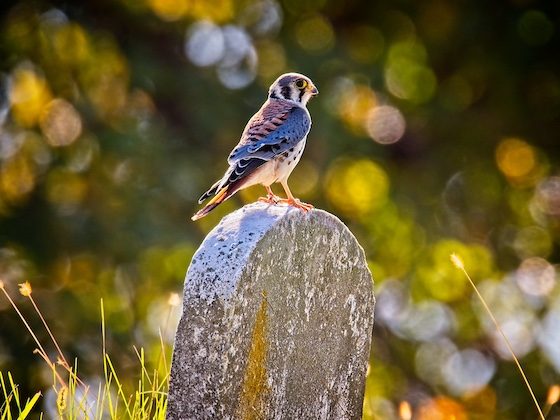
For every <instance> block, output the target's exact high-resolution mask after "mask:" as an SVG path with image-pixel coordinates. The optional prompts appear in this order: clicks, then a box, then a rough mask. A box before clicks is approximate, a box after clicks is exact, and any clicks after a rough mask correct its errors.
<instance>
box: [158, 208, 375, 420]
mask: <svg viewBox="0 0 560 420" xmlns="http://www.w3.org/2000/svg"><path fill="white" fill-rule="evenodd" d="M372 289H373V283H372V279H371V275H370V273H369V270H368V269H367V266H366V262H365V257H364V253H363V250H362V248H361V247H360V246H359V244H358V242H357V241H356V239H355V238H354V236H353V235H352V234H351V233H350V231H349V230H348V229H347V228H346V226H344V225H343V224H342V223H341V222H340V221H339V220H338V219H337V218H336V217H334V216H332V215H331V214H329V213H326V212H324V211H321V210H313V211H311V212H309V213H307V214H305V213H303V212H302V211H300V210H297V209H294V208H290V207H285V206H269V205H266V204H262V203H256V204H252V205H249V206H245V207H244V208H242V209H240V210H238V211H236V212H234V213H232V214H230V215H228V216H226V217H225V218H224V219H223V220H222V221H221V222H220V224H219V225H218V226H217V227H216V228H214V230H212V232H210V234H209V235H208V236H207V237H206V239H205V240H204V242H203V243H202V245H201V246H200V248H199V249H198V251H197V252H196V254H195V255H194V257H193V260H192V262H191V265H190V267H189V270H188V272H187V277H186V280H185V292H184V306H183V315H182V318H181V321H180V323H179V326H178V329H177V334H176V338H175V348H174V352H173V363H172V368H171V384H170V390H169V401H168V412H167V418H168V419H191V418H192V419H195V418H196V419H204V418H218V419H228V418H239V419H311V418H313V419H346V418H352V419H355V418H360V417H361V411H362V400H363V392H364V381H365V373H366V369H367V362H368V357H369V349H370V341H371V332H372V328H373V308H374V297H373V290H372Z"/></svg>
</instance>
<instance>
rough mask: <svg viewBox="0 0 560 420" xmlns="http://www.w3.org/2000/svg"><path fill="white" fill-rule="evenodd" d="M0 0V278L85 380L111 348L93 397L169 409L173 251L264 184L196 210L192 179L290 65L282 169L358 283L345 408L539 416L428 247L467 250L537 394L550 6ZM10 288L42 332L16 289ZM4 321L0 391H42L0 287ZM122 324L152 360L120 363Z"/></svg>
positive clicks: (546, 379)
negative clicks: (346, 248)
mask: <svg viewBox="0 0 560 420" xmlns="http://www.w3.org/2000/svg"><path fill="white" fill-rule="evenodd" d="M2 10H3V14H2V15H1V16H0V58H2V59H1V60H0V280H2V281H3V282H4V284H5V285H6V289H8V290H15V288H16V284H19V283H22V282H24V281H25V280H27V279H29V280H30V281H31V283H32V284H33V285H34V288H35V292H34V295H35V298H36V300H37V304H38V305H39V306H40V307H41V309H42V311H43V313H44V314H46V318H47V320H48V321H49V323H50V324H51V326H52V328H53V331H54V334H55V335H56V337H57V339H58V340H59V342H60V344H61V347H62V348H63V349H64V352H65V354H67V355H68V356H69V357H70V360H73V359H77V360H79V361H80V377H81V378H82V379H83V380H84V382H85V383H88V384H92V383H95V381H96V380H97V379H96V378H98V377H100V376H103V375H100V374H99V372H100V371H101V369H103V368H104V369H105V370H104V372H105V385H103V386H102V387H101V389H102V390H101V391H100V394H99V395H100V396H102V397H103V399H104V404H103V407H104V408H103V410H108V412H112V413H113V415H115V416H118V415H120V414H123V415H125V416H128V415H129V414H133V413H143V414H138V415H139V416H140V417H141V416H143V415H144V414H146V413H148V412H149V413H150V415H154V413H156V412H158V413H159V412H160V411H158V410H160V409H163V408H162V404H164V399H159V400H158V398H159V396H161V395H163V394H161V392H164V388H165V385H163V384H164V383H165V382H166V379H163V378H165V375H166V370H165V369H166V368H165V367H163V366H160V364H161V363H160V356H159V355H160V354H162V352H163V353H166V354H167V353H169V351H170V346H171V343H172V338H173V330H174V326H175V325H176V322H177V320H178V316H179V311H178V308H177V306H176V305H177V303H178V300H180V299H178V298H177V294H180V291H181V287H182V282H183V278H184V274H185V269H186V267H187V266H188V263H189V260H190V258H191V256H192V254H193V253H194V250H195V249H196V248H197V246H198V245H199V243H200V242H201V240H202V239H203V237H204V235H205V234H206V232H208V231H209V230H210V229H211V228H212V227H213V226H215V225H216V223H217V221H218V220H219V219H220V218H221V217H222V216H223V215H224V214H226V213H227V212H230V211H232V210H233V209H235V208H237V207H239V206H241V205H242V204H244V203H247V202H251V201H254V200H255V199H256V198H257V197H258V196H260V195H262V193H263V191H261V190H259V188H257V187H255V188H253V189H249V190H246V191H242V192H241V193H239V194H237V195H236V197H234V198H233V199H231V200H229V201H228V202H227V203H225V204H223V205H221V206H220V207H218V208H217V209H216V210H215V212H213V213H211V214H210V215H209V216H208V217H207V218H204V219H202V220H200V221H199V222H197V223H191V222H190V221H189V218H190V216H191V215H192V214H193V213H194V212H195V211H196V209H197V203H196V200H197V198H198V197H199V195H200V194H201V193H202V192H203V191H205V190H206V188H207V187H208V186H210V185H211V184H212V183H213V182H214V181H215V179H216V178H217V177H219V176H220V175H221V174H222V173H223V171H224V169H225V168H226V162H225V159H226V157H227V154H228V153H229V151H230V150H231V148H232V147H233V146H234V145H235V143H236V142H237V140H238V138H239V135H240V133H241V131H242V129H243V127H244V124H245V123H246V121H247V119H248V118H249V117H250V116H251V115H252V113H254V112H255V111H256V110H257V109H258V108H259V107H260V105H261V104H262V102H263V100H264V97H265V94H266V89H267V88H268V86H269V85H270V83H271V81H273V80H274V79H275V78H276V77H277V76H278V75H279V74H280V73H282V72H285V71H299V72H303V73H305V74H307V75H308V76H310V77H311V78H312V80H313V81H314V83H315V84H316V85H317V86H318V88H319V90H320V92H321V94H320V95H319V96H318V97H317V98H316V99H313V101H312V102H311V103H310V105H309V109H310V112H311V115H312V118H313V128H312V131H311V134H310V136H309V139H308V142H307V149H306V152H305V155H304V157H303V159H302V161H301V162H300V164H299V165H298V167H297V168H296V170H295V171H294V173H293V175H292V177H291V179H290V185H291V186H292V190H293V192H294V193H295V195H296V196H298V197H300V198H301V199H302V200H304V201H307V202H311V203H312V204H314V205H315V206H316V207H320V208H325V209H326V210H328V211H331V212H333V213H335V214H337V215H338V216H339V217H340V218H341V219H342V220H343V221H344V222H345V223H347V224H348V225H349V227H350V228H351V230H352V231H353V232H354V233H355V234H356V236H357V237H358V238H359V240H360V242H361V243H362V245H363V246H364V249H365V251H366V254H367V258H368V261H369V263H370V267H371V269H372V272H373V276H374V278H375V282H376V295H377V298H378V299H377V314H376V327H375V331H374V335H375V337H374V340H373V352H372V358H371V365H372V368H371V373H370V377H368V382H367V383H368V386H367V389H366V401H365V405H364V407H365V409H364V416H365V417H366V418H389V417H391V416H393V415H397V412H398V410H399V406H400V405H401V401H402V400H406V401H407V402H409V403H410V405H411V409H412V412H413V413H414V415H415V416H417V417H418V418H421V419H422V418H423V419H426V418H437V417H438V416H440V415H441V414H442V413H443V415H444V416H445V415H454V416H455V417H456V418H465V416H476V415H480V416H482V417H484V416H486V417H484V418H492V417H497V418H523V417H530V416H534V415H535V412H534V409H533V408H532V407H531V405H530V398H529V396H528V395H527V392H526V389H525V387H524V385H523V383H522V381H521V380H519V377H518V376H516V375H507V374H504V372H509V371H510V370H513V368H514V366H513V365H512V361H511V360H510V359H511V358H510V357H509V356H508V354H507V351H504V348H503V343H502V342H501V341H500V340H499V337H497V336H496V334H495V329H494V327H493V326H492V325H491V323H489V322H488V319H487V317H486V316H485V314H484V313H483V312H482V309H481V307H480V305H479V303H478V301H477V300H476V299H473V295H472V290H471V288H470V287H469V285H468V283H467V281H466V280H465V278H464V277H463V276H462V275H461V273H460V272H459V271H458V270H456V269H455V268H454V267H453V266H452V265H451V264H450V262H449V259H448V258H449V254H450V253H452V252H455V253H457V254H459V255H460V256H461V258H462V259H463V261H464V263H465V266H466V268H467V270H468V271H469V273H470V274H471V276H472V277H473V280H474V282H475V283H476V284H477V285H478V286H479V287H480V290H481V292H482V294H483V295H484V296H485V297H486V299H487V300H488V301H489V305H490V307H491V308H492V309H493V310H494V311H495V312H496V316H497V319H498V321H499V322H500V323H501V324H502V325H503V327H504V330H505V333H506V334H507V335H508V336H509V338H510V341H511V342H512V345H513V347H514V349H515V350H516V352H517V355H518V356H519V358H520V362H521V364H523V365H524V366H525V367H526V371H527V372H528V376H529V377H528V379H529V381H530V382H531V383H532V384H533V386H534V388H535V391H536V394H537V398H538V399H539V400H540V401H541V402H542V401H544V399H545V395H546V392H547V389H552V388H551V386H552V385H553V384H554V383H556V382H558V379H557V378H558V372H560V355H559V353H558V351H557V349H558V348H560V336H559V334H558V333H557V329H556V325H557V324H558V320H560V312H559V309H558V308H559V307H560V288H559V286H558V281H557V278H558V268H557V267H558V266H557V265H558V258H559V256H560V253H559V250H560V247H559V244H560V177H559V158H560V156H559V154H558V152H557V148H558V147H557V144H556V143H557V140H556V138H555V133H556V132H557V131H558V130H557V128H558V121H559V119H560V78H559V77H558V65H557V56H558V50H559V39H560V37H559V33H560V29H559V27H558V22H559V20H558V8H557V7H556V6H555V5H553V2H522V1H514V2H505V3H504V2H454V1H441V0H430V1H426V2H416V1H411V0H404V1H400V2H393V1H386V0H382V1H376V2H371V1H366V0H356V1H349V2H340V1H334V0H314V1H296V0H282V1H280V0H243V1H234V0H214V1H188V0H141V1H131V0H108V1H104V2H96V1H94V2H70V1H66V2H65V1H54V0H53V1H51V0H45V1H41V2H32V1H27V0H20V1H15V2H8V4H6V5H3V7H2ZM277 192H279V191H277ZM100 298H102V299H103V300H104V304H105V308H104V316H105V320H104V323H105V328H106V334H104V337H105V340H106V349H105V350H104V351H103V355H102V356H100V351H99V333H98V326H99V317H98V309H97V306H98V302H99V299H100ZM23 300H25V299H24V298H23ZM171 302H173V305H172V304H171ZM15 303H16V304H18V305H19V304H21V305H20V306H21V310H22V312H23V314H24V315H25V316H26V318H27V319H30V320H31V321H30V324H31V328H33V331H35V332H36V333H37V336H38V339H39V340H41V341H42V342H43V341H44V340H45V339H48V335H47V332H45V331H42V329H41V328H38V326H40V322H41V321H40V320H39V319H37V318H36V317H31V316H30V314H33V311H34V309H33V306H32V305H30V304H29V302H27V301H25V304H23V303H22V297H19V300H18V299H15ZM0 331H1V333H0V370H1V371H3V372H11V373H12V374H13V376H14V378H17V381H16V382H18V383H19V386H18V387H17V393H16V392H15V388H14V387H13V386H12V385H11V382H10V380H9V377H8V376H7V374H5V375H4V379H5V382H6V386H7V387H6V386H4V385H3V392H5V395H4V397H6V395H11V397H10V398H11V403H10V404H8V405H5V406H4V410H6V409H7V410H12V413H14V416H18V415H19V414H20V408H19V407H21V411H23V410H24V407H28V406H29V407H31V406H30V405H29V404H31V402H33V404H34V405H33V406H32V408H30V409H31V411H32V412H33V413H35V412H39V411H41V410H44V407H45V406H46V402H45V401H46V398H39V397H37V398H38V399H36V400H34V401H32V400H31V399H30V400H29V403H28V405H26V404H25V401H27V399H26V398H27V397H23V396H33V395H37V392H38V391H39V390H40V391H41V392H43V393H44V394H45V395H46V394H47V392H49V391H48V390H49V389H50V388H49V387H50V386H51V385H52V384H51V383H50V382H49V380H50V378H51V377H52V372H51V368H50V367H48V366H47V367H46V368H45V363H44V360H41V358H40V357H37V354H34V353H33V351H34V349H35V347H36V344H35V343H32V342H31V341H30V340H28V338H27V335H24V334H23V333H22V329H21V320H20V319H18V317H17V314H15V313H14V312H13V311H12V310H11V309H10V306H9V303H7V302H6V301H5V300H4V299H0ZM160 337H161V338H160ZM161 342H163V347H164V348H163V349H162V344H161ZM133 345H135V346H138V348H145V349H146V354H144V353H143V352H140V353H139V354H140V356H141V358H142V360H143V361H142V362H141V366H156V370H157V371H158V378H160V380H157V379H156V378H155V377H154V375H149V378H150V380H148V375H147V373H146V372H144V369H141V371H138V368H137V362H136V357H135V355H134V352H133V351H132V350H131V349H132V346H133ZM48 351H54V348H53V347H52V346H49V347H47V348H46V352H48ZM106 353H110V354H111V355H112V358H111V359H108V358H107V357H106ZM111 366H114V367H115V368H116V369H115V370H118V373H119V376H118V378H117V377H116V375H115V374H114V373H115V372H113V371H112V369H111ZM74 369H75V367H72V369H71V370H73V371H74V372H75V370H74ZM142 372H143V373H142ZM64 374H66V375H68V374H69V373H68V372H67V371H65V372H64ZM371 375H378V377H377V376H375V377H373V376H371ZM70 378H72V375H70ZM141 378H143V379H141ZM139 380H140V382H141V384H140V385H139ZM142 381H143V382H142ZM146 381H147V382H146ZM150 381H152V382H150ZM57 382H59V381H58V380H57ZM142 383H143V384H144V385H142ZM67 385H68V393H69V396H68V398H67V401H68V405H67V406H68V407H71V406H75V407H76V408H75V410H78V407H79V406H80V402H79V401H77V402H76V399H75V398H76V395H78V394H77V393H78V391H77V390H79V389H80V387H81V385H80V386H77V387H76V392H75V393H74V398H70V394H72V392H74V391H72V387H71V386H70V383H69V384H67ZM57 386H61V385H60V383H59V384H58V385H57ZM16 395H19V396H20V397H19V398H20V399H21V400H19V399H17V398H16ZM79 395H82V394H79ZM79 395H78V396H77V398H78V400H79V399H80V398H82V397H80V396H79ZM88 395H90V394H88ZM90 396H91V395H90ZM131 396H132V397H131ZM6 398H7V397H6ZM143 398H148V399H147V400H146V399H143ZM98 400H99V398H98ZM16 401H18V403H16ZM18 404H19V405H18ZM41 404H43V406H41ZM72 404H74V405H72ZM156 407H160V408H156ZM142 410H144V411H142ZM147 410H155V411H147ZM554 410H555V408H554V407H552V411H551V412H552V413H553V414H554ZM5 412H6V411H5ZM8 412H9V411H8ZM124 413H126V414H124ZM481 413H482V414H481ZM7 415H8V414H6V416H7ZM76 415H77V414H76ZM6 418H7V417H6Z"/></svg>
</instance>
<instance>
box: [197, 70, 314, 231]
mask: <svg viewBox="0 0 560 420" xmlns="http://www.w3.org/2000/svg"><path fill="white" fill-rule="evenodd" d="M318 93H319V91H318V90H317V88H316V87H315V85H314V84H313V82H312V81H311V79H309V78H308V77H306V76H304V75H303V74H299V73H286V74H283V75H282V76H280V77H279V78H278V79H276V81H275V82H274V83H272V85H271V86H270V89H269V90H268V98H267V100H266V102H265V103H264V104H263V106H262V107H261V109H259V110H258V112H257V113H256V114H255V115H253V117H251V119H250V120H249V122H248V123H247V125H246V126H245V130H243V134H241V140H239V143H238V144H237V146H235V148H234V149H233V150H232V152H231V153H230V155H229V157H228V164H229V168H228V169H227V170H226V172H225V174H224V176H223V177H222V178H221V179H219V180H218V181H216V182H215V183H214V185H212V186H211V187H210V189H209V190H208V191H206V192H205V193H204V194H202V196H201V197H200V199H199V200H198V203H199V204H202V203H203V202H204V201H205V200H206V199H208V198H210V197H212V198H211V199H210V201H208V203H207V204H206V205H205V206H204V207H203V208H202V209H201V210H199V211H198V212H197V213H196V214H195V215H194V216H193V217H192V220H198V219H200V218H202V217H204V216H206V215H207V214H208V213H210V212H211V211H212V210H213V209H214V208H216V207H217V206H218V205H219V204H221V203H223V202H224V201H226V200H227V199H228V198H230V197H231V196H232V195H233V194H235V193H236V192H237V191H239V190H241V189H244V188H247V187H250V186H252V185H256V184H261V185H263V186H264V187H265V188H266V192H267V195H266V197H261V198H259V201H264V202H266V203H270V204H279V203H286V204H288V205H290V206H293V207H296V208H299V209H301V210H303V211H308V210H311V209H312V208H313V206H312V205H311V204H307V203H303V202H302V201H300V200H299V199H297V198H295V197H294V196H293V194H292V192H291V191H290V188H289V187H288V177H289V176H290V174H291V173H292V171H293V170H294V168H295V167H296V165H297V164H298V162H299V160H300V159H301V155H302V154H303V149H304V148H305V142H306V139H307V134H309V130H310V129H311V116H310V115H309V111H308V110H307V108H306V105H307V102H308V101H309V100H310V99H311V98H312V97H313V96H315V95H317V94H318ZM277 182H279V183H280V184H281V185H282V187H283V188H284V191H285V192H286V196H287V198H280V197H278V196H277V195H276V194H274V192H273V191H272V189H271V187H270V186H271V185H272V184H274V183H277Z"/></svg>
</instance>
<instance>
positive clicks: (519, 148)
mask: <svg viewBox="0 0 560 420" xmlns="http://www.w3.org/2000/svg"><path fill="white" fill-rule="evenodd" d="M496 162H497V164H498V168H499V169H500V171H502V173H503V174H504V175H505V176H506V177H507V178H508V179H510V180H511V181H512V182H514V183H517V184H521V185H526V184H527V183H529V182H531V181H532V180H534V175H535V172H536V167H537V164H538V162H537V155H536V152H535V150H534V149H533V148H532V147H531V146H530V145H529V144H528V143H527V142H525V141H523V140H521V139H518V138H507V139H504V140H502V141H501V142H500V144H499V145H498V148H497V149H496Z"/></svg>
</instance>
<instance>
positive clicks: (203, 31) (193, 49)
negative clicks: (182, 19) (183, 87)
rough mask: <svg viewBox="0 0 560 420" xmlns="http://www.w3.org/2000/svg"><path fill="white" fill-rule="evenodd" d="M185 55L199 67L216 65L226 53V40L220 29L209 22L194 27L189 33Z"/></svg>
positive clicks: (199, 23)
mask: <svg viewBox="0 0 560 420" xmlns="http://www.w3.org/2000/svg"><path fill="white" fill-rule="evenodd" d="M185 53H186V54H187V57H188V58H189V60H191V61H192V62H193V63H194V64H196V65H197V66H201V67H206V66H211V65H214V64H216V63H217V62H218V61H220V60H221V59H222V57H223V55H224V53H225V39H224V35H223V33H222V30H221V29H220V27H219V26H217V25H215V24H213V23H212V22H207V21H202V22H198V23H196V24H194V25H192V26H191V28H190V29H189V31H188V33H187V41H186V43H185Z"/></svg>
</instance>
